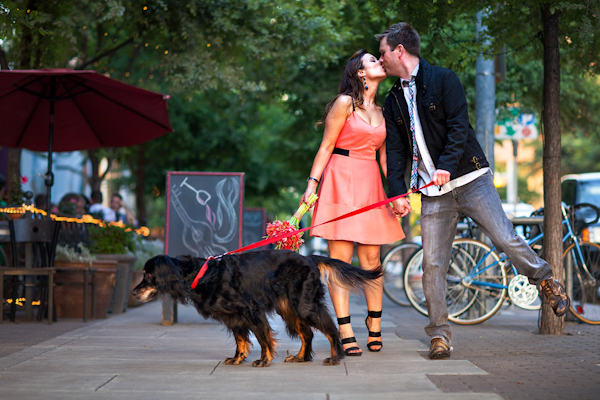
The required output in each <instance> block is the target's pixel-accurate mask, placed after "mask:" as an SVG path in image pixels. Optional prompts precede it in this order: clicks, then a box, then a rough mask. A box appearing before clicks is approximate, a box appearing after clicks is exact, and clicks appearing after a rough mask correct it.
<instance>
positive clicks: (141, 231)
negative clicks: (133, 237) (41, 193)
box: [0, 204, 150, 236]
mask: <svg viewBox="0 0 600 400" xmlns="http://www.w3.org/2000/svg"><path fill="white" fill-rule="evenodd" d="M26 212H30V213H32V214H41V215H43V216H47V215H48V213H47V212H46V211H44V210H40V209H39V208H35V206H33V205H32V204H23V205H22V206H21V207H4V208H0V213H5V214H24V213H26ZM50 219H52V220H53V221H58V222H75V223H79V224H95V225H98V226H100V227H102V228H105V227H107V226H118V227H119V228H122V229H123V230H124V231H125V232H131V231H134V232H135V233H137V234H138V235H141V236H148V235H150V229H148V228H147V227H145V226H141V227H139V228H137V229H133V228H131V227H130V226H127V225H125V224H124V223H123V222H122V221H118V222H106V221H102V220H100V219H96V218H94V217H92V216H91V215H89V214H86V215H84V216H82V217H81V218H75V217H59V216H58V215H56V214H50Z"/></svg>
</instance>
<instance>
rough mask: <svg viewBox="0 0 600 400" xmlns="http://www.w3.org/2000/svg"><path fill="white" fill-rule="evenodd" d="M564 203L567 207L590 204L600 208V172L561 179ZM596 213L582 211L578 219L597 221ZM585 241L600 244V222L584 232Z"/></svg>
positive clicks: (588, 209) (590, 210)
mask: <svg viewBox="0 0 600 400" xmlns="http://www.w3.org/2000/svg"><path fill="white" fill-rule="evenodd" d="M561 189H562V201H563V202H564V203H566V204H567V205H569V206H570V205H573V204H581V203H588V204H592V205H594V206H596V207H599V208H600V172H593V173H587V174H572V175H565V176H563V177H562V179H561ZM596 217H597V216H596V212H595V211H594V210H592V209H590V208H587V209H585V208H584V209H582V210H581V211H580V212H579V213H578V214H577V215H576V219H585V220H586V221H590V220H594V219H596ZM582 236H583V239H584V240H588V241H590V242H595V243H600V222H596V223H595V224H592V225H590V226H589V227H587V228H586V229H584V230H583V231H582Z"/></svg>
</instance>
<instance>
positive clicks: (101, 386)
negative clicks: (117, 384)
mask: <svg viewBox="0 0 600 400" xmlns="http://www.w3.org/2000/svg"><path fill="white" fill-rule="evenodd" d="M117 376H119V375H115V376H113V377H112V378H110V379H109V380H107V381H106V382H104V383H103V384H102V385H100V386H98V387H97V388H96V390H94V392H97V391H98V390H100V389H102V388H103V387H104V386H106V385H108V384H109V383H110V382H111V381H112V380H113V379H115V378H116V377H117Z"/></svg>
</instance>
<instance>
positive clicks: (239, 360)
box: [224, 357, 246, 365]
mask: <svg viewBox="0 0 600 400" xmlns="http://www.w3.org/2000/svg"><path fill="white" fill-rule="evenodd" d="M244 359H246V357H227V358H226V359H225V361H224V364H225V365H239V364H241V363H242V361H244Z"/></svg>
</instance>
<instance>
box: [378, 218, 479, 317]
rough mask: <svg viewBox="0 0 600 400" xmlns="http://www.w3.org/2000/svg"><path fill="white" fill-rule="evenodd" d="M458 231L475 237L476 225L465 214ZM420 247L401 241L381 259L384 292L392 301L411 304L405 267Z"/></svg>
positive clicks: (464, 235) (465, 235) (399, 303)
mask: <svg viewBox="0 0 600 400" xmlns="http://www.w3.org/2000/svg"><path fill="white" fill-rule="evenodd" d="M457 231H458V232H459V236H460V237H463V238H467V237H474V235H475V233H474V232H476V227H475V225H474V224H473V221H472V220H471V219H470V218H468V217H466V216H464V217H463V218H462V219H461V221H460V222H459V223H458V226H457ZM420 249H421V245H420V244H418V243H414V242H405V243H401V244H399V245H396V246H395V247H393V248H392V249H391V250H390V251H388V252H387V253H386V255H385V256H384V257H383V260H382V261H381V265H382V266H383V292H384V293H385V295H386V296H387V297H388V298H389V299H390V300H391V301H392V302H394V303H396V304H398V305H400V306H404V307H410V306H411V304H410V302H409V301H408V298H407V297H406V293H405V292H404V267H405V266H406V265H407V264H408V261H409V260H410V259H411V258H412V256H414V255H415V253H416V252H417V251H419V250H420Z"/></svg>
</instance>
